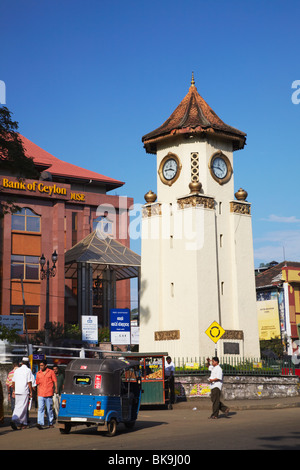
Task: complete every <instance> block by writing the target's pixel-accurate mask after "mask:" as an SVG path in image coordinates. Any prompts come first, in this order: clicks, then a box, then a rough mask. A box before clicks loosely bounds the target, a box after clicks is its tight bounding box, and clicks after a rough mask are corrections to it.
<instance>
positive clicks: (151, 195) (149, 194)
mask: <svg viewBox="0 0 300 470" xmlns="http://www.w3.org/2000/svg"><path fill="white" fill-rule="evenodd" d="M144 198H145V201H146V202H147V203H148V204H149V203H152V202H155V201H156V198H157V196H156V194H155V193H154V192H153V191H148V192H147V194H145V196H144Z"/></svg>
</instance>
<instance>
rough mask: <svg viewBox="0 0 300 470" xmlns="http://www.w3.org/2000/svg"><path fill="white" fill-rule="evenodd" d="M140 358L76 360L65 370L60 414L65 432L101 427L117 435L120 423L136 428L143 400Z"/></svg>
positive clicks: (59, 422) (110, 433)
mask: <svg viewBox="0 0 300 470" xmlns="http://www.w3.org/2000/svg"><path fill="white" fill-rule="evenodd" d="M141 392H142V390H141V379H140V377H139V361H132V360H127V359H124V358H123V359H121V358H120V359H116V358H104V359H75V360H73V361H71V362H70V363H69V364H68V366H67V367H66V370H65V382H64V391H63V393H62V395H61V402H60V408H59V414H58V419H57V422H58V427H59V429H60V432H61V433H63V434H66V433H69V432H70V431H71V428H72V427H73V426H78V425H86V426H97V430H98V431H105V432H106V433H107V435H108V436H114V435H115V434H116V431H117V425H118V424H119V423H124V425H125V426H126V427H127V428H132V427H133V426H134V424H135V421H136V419H137V417H138V413H139V408H140V403H141Z"/></svg>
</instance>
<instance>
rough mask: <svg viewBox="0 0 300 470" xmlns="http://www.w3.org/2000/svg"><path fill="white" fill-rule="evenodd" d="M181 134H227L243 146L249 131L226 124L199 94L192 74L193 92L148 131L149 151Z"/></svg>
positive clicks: (238, 146) (235, 146) (237, 146)
mask: <svg viewBox="0 0 300 470" xmlns="http://www.w3.org/2000/svg"><path fill="white" fill-rule="evenodd" d="M178 134H186V135H192V134H202V135H203V134H204V135H205V134H206V135H212V136H216V137H217V136H219V137H223V138H224V137H225V138H226V139H227V140H232V142H233V150H239V149H242V148H243V147H244V145H245V142H246V134H245V133H244V132H241V131H239V130H238V129H235V128H234V127H231V126H228V125H227V124H225V123H224V122H223V121H222V120H221V119H220V118H219V117H218V116H217V115H216V113H215V112H214V111H213V110H212V109H211V107H210V106H209V105H208V104H207V103H206V101H205V100H204V99H203V98H202V97H201V96H200V95H199V93H198V91H197V88H196V87H195V82H194V77H192V82H191V86H190V88H189V92H188V93H187V95H186V96H185V97H184V98H183V100H182V101H181V103H180V104H179V105H178V106H177V108H176V109H175V111H174V112H173V113H172V114H171V116H170V117H169V119H167V120H166V121H165V122H164V123H163V124H162V125H161V126H160V127H158V128H157V129H155V130H154V131H152V132H150V133H148V134H146V135H144V136H143V137H142V142H143V143H144V147H145V149H146V151H147V152H148V153H156V146H157V143H158V142H159V141H162V140H165V139H168V138H171V137H172V136H176V135H178Z"/></svg>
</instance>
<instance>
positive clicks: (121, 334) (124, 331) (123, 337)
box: [110, 308, 130, 345]
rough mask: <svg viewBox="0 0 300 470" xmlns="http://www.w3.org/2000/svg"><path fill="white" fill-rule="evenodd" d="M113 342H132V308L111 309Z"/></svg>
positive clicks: (111, 337) (111, 335)
mask: <svg viewBox="0 0 300 470" xmlns="http://www.w3.org/2000/svg"><path fill="white" fill-rule="evenodd" d="M110 341H111V344H116V345H117V344H127V345H129V344H130V310H129V308H111V309H110Z"/></svg>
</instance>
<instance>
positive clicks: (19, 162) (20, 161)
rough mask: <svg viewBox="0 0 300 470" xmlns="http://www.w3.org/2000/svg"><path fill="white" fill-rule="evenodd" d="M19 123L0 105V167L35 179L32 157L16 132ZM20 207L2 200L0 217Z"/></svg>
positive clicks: (14, 173)
mask: <svg viewBox="0 0 300 470" xmlns="http://www.w3.org/2000/svg"><path fill="white" fill-rule="evenodd" d="M18 127H19V124H18V122H17V121H13V120H12V113H11V111H9V109H8V108H7V107H6V106H2V107H0V163H1V167H2V168H5V169H7V170H8V171H9V173H11V174H13V175H15V176H16V177H17V178H19V179H22V178H30V179H36V178H38V177H39V172H38V171H37V169H36V167H35V165H34V162H33V159H32V158H29V157H27V156H26V154H25V148H24V146H23V142H22V140H21V138H20V136H19V133H18V132H17V130H18ZM19 209H20V208H19V207H18V206H17V205H16V204H15V202H14V201H12V202H5V201H2V206H1V211H0V217H1V216H2V217H3V215H4V214H6V213H8V212H11V213H13V212H17V211H18V210H19Z"/></svg>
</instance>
